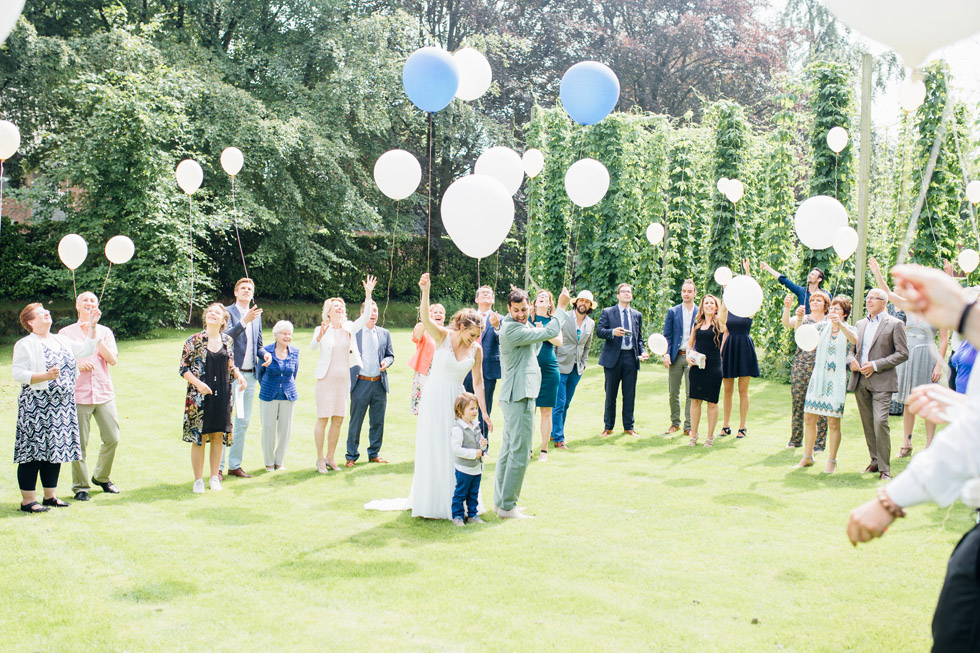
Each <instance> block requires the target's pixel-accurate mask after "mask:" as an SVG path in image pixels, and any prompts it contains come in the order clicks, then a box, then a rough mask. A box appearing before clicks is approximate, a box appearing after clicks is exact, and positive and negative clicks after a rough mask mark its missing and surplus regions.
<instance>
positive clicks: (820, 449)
mask: <svg viewBox="0 0 980 653" xmlns="http://www.w3.org/2000/svg"><path fill="white" fill-rule="evenodd" d="M813 450H814V451H815V452H819V451H823V447H814V448H813Z"/></svg>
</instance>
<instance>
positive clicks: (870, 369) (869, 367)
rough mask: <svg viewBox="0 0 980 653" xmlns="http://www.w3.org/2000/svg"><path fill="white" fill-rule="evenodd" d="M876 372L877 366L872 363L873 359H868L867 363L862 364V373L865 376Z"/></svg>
mask: <svg viewBox="0 0 980 653" xmlns="http://www.w3.org/2000/svg"><path fill="white" fill-rule="evenodd" d="M874 373H875V366H874V365H873V364H872V363H871V361H868V362H867V363H865V364H864V365H862V366H861V374H863V375H864V378H868V377H870V376H871V375H872V374H874Z"/></svg>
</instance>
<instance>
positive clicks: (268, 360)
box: [262, 352, 272, 367]
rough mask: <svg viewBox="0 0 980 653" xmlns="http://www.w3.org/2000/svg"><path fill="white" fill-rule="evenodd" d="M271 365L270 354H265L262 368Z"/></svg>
mask: <svg viewBox="0 0 980 653" xmlns="http://www.w3.org/2000/svg"><path fill="white" fill-rule="evenodd" d="M270 364H272V354H270V353H269V352H265V362H264V363H262V367H269V365H270Z"/></svg>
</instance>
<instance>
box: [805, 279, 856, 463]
mask: <svg viewBox="0 0 980 653" xmlns="http://www.w3.org/2000/svg"><path fill="white" fill-rule="evenodd" d="M850 314H851V302H850V301H849V300H847V299H846V298H844V297H835V298H834V299H833V301H832V302H830V313H829V314H828V315H827V319H826V320H824V321H823V322H817V323H816V324H814V325H813V326H814V327H815V328H816V329H817V331H818V332H819V333H820V340H819V342H818V343H817V349H816V354H817V355H816V360H814V363H813V374H811V375H810V383H809V385H808V386H807V390H806V399H805V400H804V403H803V458H802V459H801V460H800V462H799V463H797V465H796V467H797V468H802V467H810V466H812V465H813V445H814V442H815V441H816V439H817V418H818V416H820V415H824V416H826V417H827V434H828V436H829V437H828V438H827V455H828V456H829V458H828V459H827V468H826V469H825V470H824V472H826V473H827V474H833V473H834V472H835V471H837V449H838V448H839V447H840V438H841V433H840V420H841V418H842V417H843V416H844V399H845V397H846V396H847V375H848V370H847V364H846V361H847V347H848V345H847V343H851V344H855V343H856V342H857V334H856V333H855V332H854V330H853V329H851V328H850V327H849V326H847V322H846V321H847V318H848V316H849V315H850Z"/></svg>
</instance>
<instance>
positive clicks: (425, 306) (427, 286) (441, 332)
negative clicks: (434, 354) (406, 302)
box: [419, 272, 449, 347]
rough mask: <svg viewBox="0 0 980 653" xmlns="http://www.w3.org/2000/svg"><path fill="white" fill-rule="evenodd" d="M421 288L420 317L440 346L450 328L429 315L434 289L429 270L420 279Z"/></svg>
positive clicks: (426, 329) (427, 330)
mask: <svg viewBox="0 0 980 653" xmlns="http://www.w3.org/2000/svg"><path fill="white" fill-rule="evenodd" d="M419 289H420V290H421V304H420V306H419V317H421V318H422V326H424V327H425V331H426V333H428V334H429V335H430V336H432V339H433V340H435V341H436V346H437V347H438V346H439V345H441V344H442V341H443V340H445V339H446V335H447V334H448V333H449V329H447V328H446V327H441V326H439V325H438V324H436V323H435V322H433V321H432V318H431V317H429V291H430V290H431V289H432V280H431V279H429V273H428V272H426V273H425V274H423V275H422V277H421V278H420V279H419Z"/></svg>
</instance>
